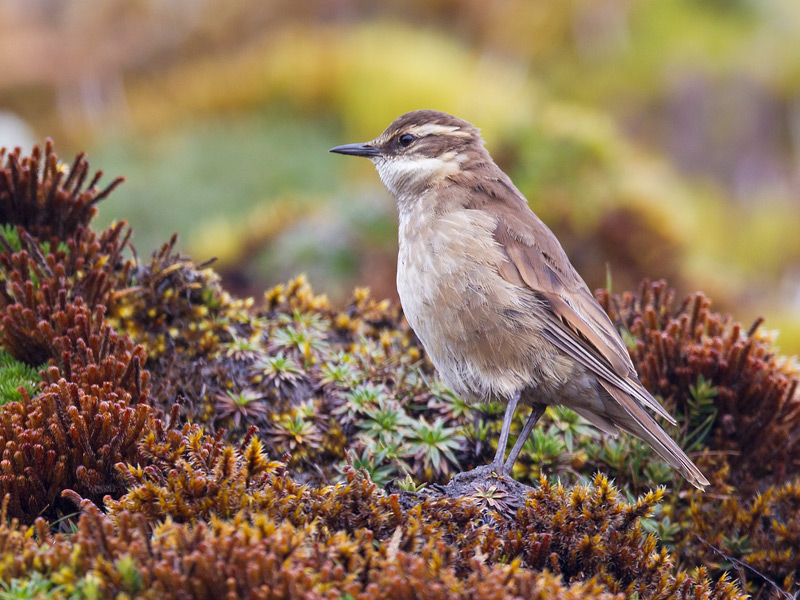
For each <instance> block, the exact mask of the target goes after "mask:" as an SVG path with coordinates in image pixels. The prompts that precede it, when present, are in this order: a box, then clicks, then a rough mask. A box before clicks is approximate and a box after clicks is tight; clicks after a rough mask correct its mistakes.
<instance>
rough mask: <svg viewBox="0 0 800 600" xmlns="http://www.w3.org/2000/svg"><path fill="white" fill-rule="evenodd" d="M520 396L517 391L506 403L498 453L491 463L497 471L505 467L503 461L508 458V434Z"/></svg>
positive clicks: (498, 442)
mask: <svg viewBox="0 0 800 600" xmlns="http://www.w3.org/2000/svg"><path fill="white" fill-rule="evenodd" d="M519 397H520V392H517V393H516V394H514V395H513V396H512V397H511V400H509V401H508V404H507V405H506V413H505V414H504V415H503V426H502V427H501V428H500V439H499V440H498V441H497V453H496V454H495V455H494V460H493V461H492V465H491V466H492V468H493V469H494V470H496V471H499V470H500V469H502V468H503V462H504V461H505V458H506V447H507V446H508V434H509V432H510V431H511V421H513V420H514V413H515V412H516V411H517V404H519Z"/></svg>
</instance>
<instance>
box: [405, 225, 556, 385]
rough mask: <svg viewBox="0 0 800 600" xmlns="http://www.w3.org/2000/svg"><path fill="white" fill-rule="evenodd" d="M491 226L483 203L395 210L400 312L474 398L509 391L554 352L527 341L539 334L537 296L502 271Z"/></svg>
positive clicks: (448, 376)
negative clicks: (438, 209) (453, 208)
mask: <svg viewBox="0 0 800 600" xmlns="http://www.w3.org/2000/svg"><path fill="white" fill-rule="evenodd" d="M495 226H496V219H495V217H493V216H492V215H491V214H490V213H488V212H486V211H482V210H472V209H461V210H457V211H453V212H448V213H446V214H442V215H436V214H435V213H433V212H432V211H430V212H425V211H423V210H422V209H419V210H416V211H408V212H406V213H405V214H403V213H401V216H400V230H399V238H400V243H399V253H398V265H397V290H398V293H399V295H400V301H401V303H402V305H403V311H404V313H405V315H406V318H407V319H408V322H409V323H410V324H411V327H412V328H413V329H414V332H415V333H416V334H417V336H418V337H419V338H420V340H421V341H422V343H423V345H424V346H425V350H426V351H427V353H428V355H429V356H430V358H431V360H432V361H433V363H434V365H435V366H436V367H437V369H438V370H439V373H440V374H441V376H442V377H443V379H444V380H445V381H446V382H447V383H448V384H449V385H450V386H451V387H453V388H454V389H455V390H456V391H457V392H459V393H462V394H466V395H469V396H473V397H474V396H477V397H486V396H489V395H491V394H501V395H504V396H510V395H511V394H513V393H514V392H516V391H517V390H518V389H521V388H522V387H524V386H525V385H526V384H527V383H529V382H530V381H531V369H535V368H537V365H541V364H543V362H546V361H547V360H548V359H549V357H550V354H552V349H551V348H549V347H544V346H542V345H537V344H536V343H532V342H535V340H537V339H540V337H541V336H539V335H538V332H539V331H540V330H541V327H542V319H541V317H540V315H541V310H542V306H541V303H540V301H539V300H537V299H536V298H535V296H534V295H533V294H532V293H531V292H530V290H527V289H523V288H520V287H519V286H516V285H514V284H512V283H509V282H508V281H506V280H505V279H503V278H502V277H501V276H500V274H499V268H498V267H499V265H500V264H501V263H502V262H503V261H505V260H507V259H506V257H505V253H504V252H503V249H502V248H501V247H500V246H499V245H498V244H497V242H496V240H495V238H494V229H495ZM548 346H549V345H548Z"/></svg>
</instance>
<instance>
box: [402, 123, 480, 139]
mask: <svg viewBox="0 0 800 600" xmlns="http://www.w3.org/2000/svg"><path fill="white" fill-rule="evenodd" d="M408 133H410V134H413V135H416V136H419V137H425V136H426V135H442V134H444V135H452V136H455V137H464V138H465V137H469V133H467V132H466V131H463V130H462V129H461V128H460V127H456V126H454V125H439V124H437V123H426V124H424V125H414V126H413V127H409V128H408Z"/></svg>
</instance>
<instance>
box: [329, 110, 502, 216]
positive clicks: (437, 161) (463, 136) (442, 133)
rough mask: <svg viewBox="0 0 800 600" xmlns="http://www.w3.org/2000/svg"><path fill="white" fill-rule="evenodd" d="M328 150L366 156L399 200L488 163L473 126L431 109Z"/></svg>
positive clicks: (481, 141) (407, 116) (400, 118)
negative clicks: (371, 137)
mask: <svg viewBox="0 0 800 600" xmlns="http://www.w3.org/2000/svg"><path fill="white" fill-rule="evenodd" d="M330 151H331V152H337V153H339V154H350V155H352V156H365V157H367V158H369V159H370V160H371V161H372V162H373V164H374V165H375V168H376V169H377V170H378V174H379V175H380V177H381V180H382V181H383V183H384V185H385V186H386V187H387V189H388V190H389V191H390V192H391V193H392V195H393V196H394V197H395V198H396V199H397V201H398V202H399V203H403V202H404V201H406V200H408V199H410V198H416V197H419V196H420V195H421V194H422V193H423V192H425V191H426V190H427V189H430V188H432V187H437V186H440V185H445V184H446V183H447V182H448V181H453V180H454V179H457V178H458V175H459V174H460V173H463V172H464V171H465V170H466V169H469V168H471V167H472V166H474V165H476V164H486V162H487V161H489V162H491V159H490V158H489V155H488V153H487V152H486V150H485V149H484V147H483V139H482V138H481V135H480V132H479V131H478V129H477V128H476V127H474V126H473V125H471V124H469V123H467V122H466V121H462V120H461V119H458V118H456V117H454V116H452V115H448V114H446V113H443V112H439V111H435V110H415V111H413V112H409V113H406V114H404V115H402V116H400V117H398V118H397V119H395V120H394V121H393V122H392V124H391V125H389V127H387V128H386V131H384V132H383V133H382V134H380V135H379V136H378V137H376V138H375V139H374V140H372V141H371V142H366V143H363V144H346V145H344V146H336V147H335V148H331V150H330Z"/></svg>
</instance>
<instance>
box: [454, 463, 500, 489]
mask: <svg viewBox="0 0 800 600" xmlns="http://www.w3.org/2000/svg"><path fill="white" fill-rule="evenodd" d="M506 476H507V473H506V472H505V470H504V469H503V465H496V464H494V463H489V464H488V465H482V466H480V467H475V468H474V469H471V470H469V471H464V472H463V473H456V474H455V475H454V476H453V478H452V479H451V480H450V483H448V484H447V485H448V486H454V485H459V486H463V485H466V484H468V483H472V482H473V481H483V480H486V479H498V478H500V477H506Z"/></svg>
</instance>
